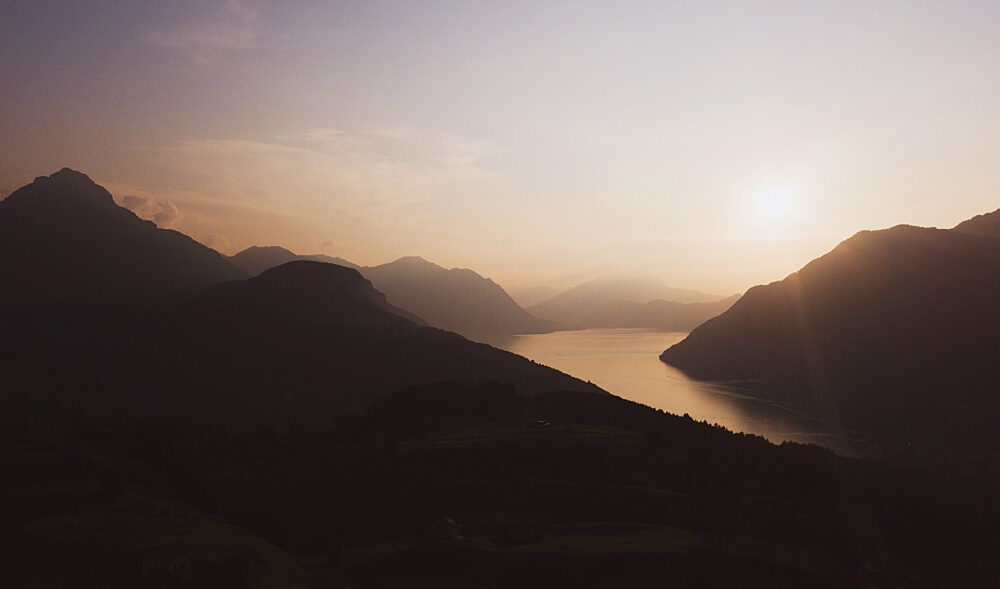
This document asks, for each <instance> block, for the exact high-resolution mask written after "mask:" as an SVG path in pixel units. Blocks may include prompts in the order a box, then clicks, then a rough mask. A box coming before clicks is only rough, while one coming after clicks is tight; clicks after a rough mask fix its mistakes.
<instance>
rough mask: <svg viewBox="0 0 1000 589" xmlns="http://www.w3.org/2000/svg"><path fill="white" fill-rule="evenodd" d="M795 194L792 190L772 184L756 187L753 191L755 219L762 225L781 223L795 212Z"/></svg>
mask: <svg viewBox="0 0 1000 589" xmlns="http://www.w3.org/2000/svg"><path fill="white" fill-rule="evenodd" d="M795 205H796V199H795V193H794V191H792V190H791V189H790V188H787V187H784V186H776V185H771V184H762V185H759V186H756V187H755V188H754V191H753V198H752V206H753V219H754V220H755V221H758V222H761V223H768V224H773V223H779V222H781V221H786V220H788V219H789V218H790V217H791V216H792V214H793V213H794V212H795Z"/></svg>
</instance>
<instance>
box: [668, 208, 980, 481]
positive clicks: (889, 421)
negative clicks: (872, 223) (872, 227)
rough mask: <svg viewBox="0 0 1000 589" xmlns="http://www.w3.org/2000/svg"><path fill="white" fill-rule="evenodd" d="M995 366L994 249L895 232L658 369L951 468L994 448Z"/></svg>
mask: <svg viewBox="0 0 1000 589" xmlns="http://www.w3.org/2000/svg"><path fill="white" fill-rule="evenodd" d="M960 227H961V226H960ZM998 357H1000V240H997V239H993V238H989V237H983V236H981V235H976V234H973V233H967V232H962V231H958V230H940V229H925V228H919V227H912V226H905V225H901V226H897V227H893V228H892V229H886V230H882V231H863V232H861V233H858V234H857V235H855V236H854V237H852V238H850V239H848V240H846V241H844V242H843V243H841V244H840V245H838V246H837V247H836V248H835V249H834V250H833V251H831V252H830V253H828V254H826V255H825V256H823V257H821V258H819V259H817V260H814V261H813V262H811V263H809V264H808V265H806V266H805V267H804V268H802V269H801V270H800V271H798V272H796V273H794V274H792V275H790V276H789V277H788V278H786V279H784V280H782V281H780V282H776V283H772V284H769V285H767V286H757V287H754V288H752V289H750V290H749V291H748V292H747V293H746V294H745V295H744V296H743V298H741V299H740V300H739V301H738V302H737V303H736V304H735V305H733V306H732V308H730V309H729V311H727V312H726V313H724V314H722V315H721V316H719V317H716V318H715V319H712V320H710V321H708V322H707V323H705V324H704V325H702V326H701V327H699V328H697V329H695V330H694V331H693V332H691V334H690V336H688V338H686V339H685V340H683V341H682V342H680V343H678V344H677V345H675V346H673V347H671V348H670V349H668V350H666V351H665V352H664V353H663V354H662V356H661V359H662V360H663V361H665V362H667V363H669V364H672V365H674V366H677V367H679V368H681V369H683V370H684V371H685V372H688V373H690V374H691V375H693V376H696V377H699V378H706V379H720V380H741V381H744V382H745V383H746V385H747V386H748V387H749V388H750V389H751V390H753V391H756V392H757V393H758V394H762V395H765V396H771V397H777V398H781V399H783V400H786V401H789V402H794V403H800V404H803V405H805V406H807V407H810V408H813V409H815V410H818V411H820V412H821V414H822V415H824V416H825V417H826V418H828V419H835V420H839V421H841V422H843V423H844V424H846V425H848V426H849V427H852V428H857V429H860V430H862V431H864V432H867V433H868V434H870V435H871V436H873V437H874V438H876V440H878V441H879V442H880V443H883V444H885V445H887V446H891V447H896V448H899V447H907V448H917V449H918V450H914V451H920V452H927V453H930V454H934V455H935V456H936V457H937V458H940V459H942V460H952V459H954V460H958V458H957V456H959V455H963V456H964V455H976V454H978V455H980V456H981V455H982V454H983V453H984V452H992V451H993V450H992V449H994V448H998V447H1000V446H998V445H997V443H998V440H997V439H996V438H997V436H996V435H995V434H994V433H993V432H995V428H994V427H993V426H992V424H993V423H994V421H995V419H996V418H998V417H1000V405H998V399H997V397H996V395H995V391H996V383H997V382H998V379H1000V363H998V362H997V361H996V359H997V358H998ZM949 453H952V454H951V455H950V458H949ZM991 460H992V461H994V462H995V461H996V458H995V457H993V458H992V459H991ZM995 467H1000V465H993V466H992V467H990V468H995ZM998 472H1000V471H998Z"/></svg>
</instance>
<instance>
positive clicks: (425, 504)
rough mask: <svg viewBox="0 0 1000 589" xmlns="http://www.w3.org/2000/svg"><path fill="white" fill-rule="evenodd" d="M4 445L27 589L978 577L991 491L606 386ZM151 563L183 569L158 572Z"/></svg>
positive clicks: (935, 582) (990, 525) (437, 397)
mask: <svg viewBox="0 0 1000 589" xmlns="http://www.w3.org/2000/svg"><path fill="white" fill-rule="evenodd" d="M128 426H129V424H128V422H119V423H118V425H117V426H109V427H103V428H100V429H96V430H87V429H70V430H65V431H64V432H63V433H60V434H53V433H51V432H35V433H33V434H32V435H20V436H10V435H7V436H0V467H2V468H3V471H4V472H5V473H6V474H7V475H8V476H6V477H5V482H4V484H3V490H4V501H3V504H2V507H0V522H2V523H0V526H2V528H0V541H2V542H3V545H4V546H5V556H6V557H7V558H6V562H7V565H6V567H5V570H4V575H5V577H4V579H5V583H8V584H10V585H11V586H14V587H22V586H23V587H28V586H45V587H80V586H99V587H135V586H143V587H146V586H149V587H153V586H155V587H162V586H171V587H174V586H182V587H220V586H226V587H356V588H366V587H469V588H471V587H488V588H506V587H539V588H542V587H545V588H548V587H565V586H569V587H574V586H576V587H599V588H603V587H607V588H612V587H613V588H617V587H623V586H625V587H649V586H660V585H663V584H665V583H666V584H670V585H676V586H682V587H767V588H771V587H831V588H833V587H945V586H946V587H986V586H991V585H992V584H994V582H995V580H996V578H997V575H1000V570H998V564H997V561H996V558H995V555H996V552H997V550H998V549H1000V541H998V539H997V535H996V534H995V530H996V529H997V526H998V525H1000V511H998V506H997V503H996V501H995V497H996V489H995V488H994V487H990V486H987V485H985V484H980V483H976V482H972V481H969V480H965V479H963V478H962V477H960V476H959V477H954V476H944V475H939V474H933V473H920V472H911V471H905V470H898V469H892V468H888V467H886V466H884V465H881V464H877V463H870V462H863V461H855V460H848V459H844V458H839V457H837V456H835V455H833V454H832V453H830V452H829V451H826V450H823V449H820V448H817V447H804V446H798V445H795V444H786V445H782V446H780V447H778V446H773V445H771V444H768V443H767V442H765V441H764V440H762V439H760V438H755V437H751V436H741V435H733V434H730V433H729V432H727V431H725V430H722V429H720V428H713V427H710V426H708V425H706V424H702V423H696V422H694V421H691V420H690V419H686V418H682V417H677V416H673V415H668V414H664V413H661V412H657V411H653V410H652V409H649V408H647V407H642V406H639V405H636V404H634V403H630V402H627V401H624V400H622V399H618V398H616V397H613V396H611V395H597V394H580V393H573V394H567V393H543V394H540V395H535V396H532V397H525V396H521V395H519V394H518V393H517V391H516V390H515V389H514V388H513V387H510V386H509V385H501V384H484V385H476V386H469V385H458V384H455V383H439V384H433V385H424V386H421V387H416V388H412V389H408V390H404V391H401V392H399V393H398V394H394V395H391V396H388V397H384V398H383V399H382V400H381V401H379V402H377V403H376V404H375V405H373V406H372V408H371V410H370V411H369V412H368V413H367V415H364V416H359V417H355V418H351V419H343V420H339V421H337V422H335V423H332V424H329V425H327V426H325V427H322V428H310V429H305V428H295V429H290V430H285V431H282V430H274V429H267V428H264V429H259V430H256V431H253V432H248V433H244V434H238V435H227V434H224V433H222V432H220V431H219V430H217V429H215V428H211V427H199V426H197V425H192V426H187V427H183V428H166V429H164V428H162V427H161V428H156V427H149V426H147V427H142V428H141V429H139V428H134V427H133V428H130V427H128ZM160 559H167V561H168V562H169V563H173V564H177V565H178V568H177V572H169V571H168V572H164V571H162V569H157V568H155V567H154V566H151V565H155V564H156V563H158V562H161V560H160Z"/></svg>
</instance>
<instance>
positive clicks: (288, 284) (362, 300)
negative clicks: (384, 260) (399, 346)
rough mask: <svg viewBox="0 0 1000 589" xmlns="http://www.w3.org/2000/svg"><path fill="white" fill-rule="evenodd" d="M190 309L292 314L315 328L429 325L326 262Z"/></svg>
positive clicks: (278, 272)
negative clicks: (336, 324)
mask: <svg viewBox="0 0 1000 589" xmlns="http://www.w3.org/2000/svg"><path fill="white" fill-rule="evenodd" d="M285 251H287V250H285ZM190 305H191V306H193V307H195V308H219V307H221V308H225V309H227V310H228V311H230V312H236V313H238V314H240V315H246V316H269V315H275V314H286V313H287V314H289V316H290V317H294V318H295V319H298V320H304V321H309V322H312V323H316V324H326V323H337V322H351V323H365V324H372V325H394V326H398V327H414V326H417V325H426V323H425V322H424V321H423V320H422V319H420V318H419V317H416V316H415V315H413V314H412V313H410V312H409V311H404V310H403V309H400V308H398V307H394V306H392V305H390V304H389V303H387V302H386V300H385V295H384V294H382V293H381V292H379V291H377V290H375V288H374V287H373V286H372V284H371V282H368V281H367V280H365V279H364V278H363V277H362V276H361V274H359V273H358V271H357V270H354V269H352V268H345V267H343V266H338V265H336V264H330V263H326V262H313V261H294V262H288V263H287V264H283V265H281V266H278V267H276V268H271V269H269V270H266V271H265V272H264V273H263V274H260V275H259V276H256V277H254V278H251V279H249V280H240V281H233V282H226V283H223V284H219V285H217V286H214V287H212V288H210V289H208V290H207V291H206V292H205V293H203V294H202V295H200V296H198V297H197V298H195V299H194V301H192V303H191V304H190Z"/></svg>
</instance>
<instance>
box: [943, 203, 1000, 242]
mask: <svg viewBox="0 0 1000 589" xmlns="http://www.w3.org/2000/svg"><path fill="white" fill-rule="evenodd" d="M953 230H954V231H958V232H960V233H971V234H973V235H981V236H983V237H1000V209H997V210H995V211H993V212H992V213H984V214H982V215H976V216H975V217H973V218H971V219H968V220H966V221H962V222H961V223H959V224H958V225H955V228H954V229H953Z"/></svg>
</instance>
